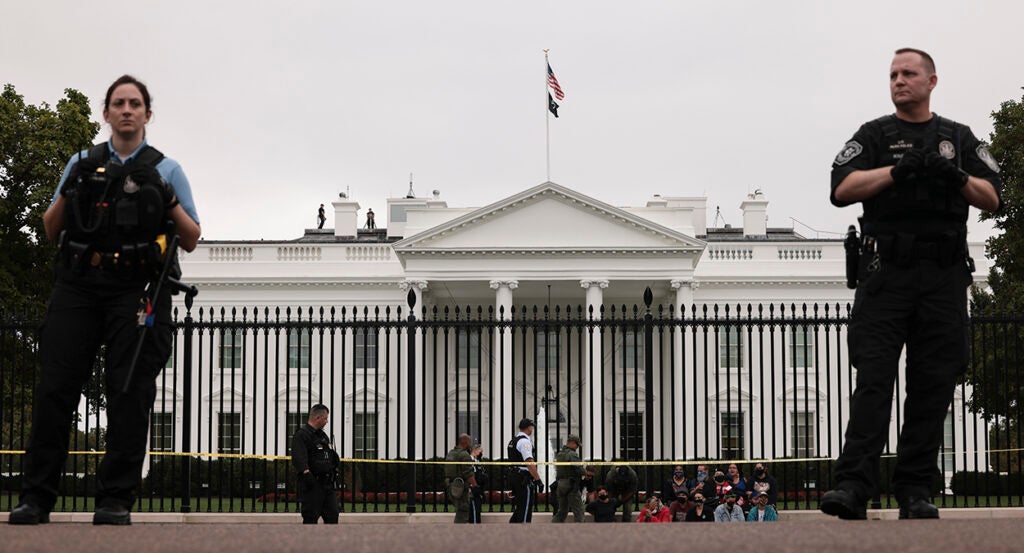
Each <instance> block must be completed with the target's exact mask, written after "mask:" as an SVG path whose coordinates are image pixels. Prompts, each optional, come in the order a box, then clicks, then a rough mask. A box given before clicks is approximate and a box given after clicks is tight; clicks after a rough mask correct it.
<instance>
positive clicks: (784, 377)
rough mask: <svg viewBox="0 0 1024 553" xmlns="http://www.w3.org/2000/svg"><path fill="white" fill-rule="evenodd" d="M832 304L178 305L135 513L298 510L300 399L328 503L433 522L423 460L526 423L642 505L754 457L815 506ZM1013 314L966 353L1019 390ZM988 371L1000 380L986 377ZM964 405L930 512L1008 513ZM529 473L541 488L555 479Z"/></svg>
mask: <svg viewBox="0 0 1024 553" xmlns="http://www.w3.org/2000/svg"><path fill="white" fill-rule="evenodd" d="M647 300H648V302H649V301H650V298H649V297H648V298H647ZM410 301H413V296H410ZM848 310H849V308H848V306H845V305H807V306H805V305H793V304H787V305H781V304H772V305H740V306H737V305H725V306H718V305H695V306H692V307H691V308H690V309H688V310H687V311H686V312H685V313H682V314H681V313H677V312H674V311H673V309H672V308H664V307H660V306H652V307H650V308H648V307H646V306H643V307H641V306H628V305H618V306H613V305H609V306H605V307H603V308H601V309H600V310H598V311H597V312H589V311H585V310H584V308H582V307H579V306H555V307H552V308H546V307H545V308H537V307H531V308H526V307H515V308H513V309H512V310H511V311H510V312H509V313H504V312H498V313H496V312H495V311H494V309H493V308H492V307H488V308H480V307H458V306H429V307H426V308H424V307H422V306H415V307H414V308H413V309H412V310H410V308H409V305H390V306H378V307H373V308H367V307H356V308H353V307H351V306H345V307H331V308H316V309H313V308H303V309H295V308H267V307H262V308H242V309H231V310H225V309H208V308H203V309H198V310H197V311H196V312H194V313H193V312H192V311H188V312H186V313H184V316H183V317H181V318H178V317H179V316H180V315H181V313H176V326H175V329H176V330H175V335H174V340H175V347H174V354H173V355H172V357H171V359H170V360H169V362H168V366H167V368H166V369H165V370H164V371H163V372H162V373H161V374H160V375H159V376H158V378H157V399H156V403H155V405H154V408H153V415H152V419H151V436H150V450H151V455H150V457H149V460H148V464H147V467H146V476H145V479H144V482H143V486H142V489H141V491H140V503H139V505H138V507H137V508H138V509H140V510H148V511H178V510H180V511H191V510H201V511H217V512H222V511H225V512H239V511H241V512H255V511H258V512H280V511H294V510H296V508H297V506H296V503H295V499H294V492H295V477H294V474H293V471H292V469H291V467H290V465H289V462H288V460H287V459H282V458H280V457H283V456H287V455H288V454H289V453H290V452H289V444H290V437H291V435H292V434H293V433H294V431H295V429H296V428H297V427H298V426H299V425H301V424H303V423H304V422H305V418H306V413H307V412H308V409H309V407H310V406H311V405H312V404H314V403H317V402H322V403H325V404H326V405H327V406H328V407H329V408H330V409H331V418H330V422H329V423H328V426H327V427H326V428H325V431H327V432H328V433H329V434H330V435H332V437H333V439H334V441H335V444H336V446H337V448H338V450H339V452H340V453H341V455H342V457H344V458H347V459H350V460H349V461H346V462H344V463H343V470H342V472H341V478H340V480H341V483H342V484H343V485H344V491H343V499H344V501H343V510H345V511H361V512H363V511H371V512H377V511H400V510H420V511H446V510H448V509H449V508H450V507H449V505H448V504H447V503H446V502H445V500H444V496H443V489H444V485H443V480H444V479H443V470H442V469H441V467H440V466H438V465H436V464H434V465H431V464H429V461H431V460H438V459H442V458H443V457H444V456H445V454H446V453H447V451H448V450H449V449H450V448H451V447H452V446H453V445H454V444H453V442H454V439H455V436H456V435H457V434H459V433H461V432H467V433H469V434H471V435H472V436H473V437H474V439H475V440H478V441H479V442H480V443H482V444H483V446H484V450H485V453H484V456H485V458H488V459H495V460H500V459H502V458H503V457H504V456H505V455H504V451H505V445H506V443H507V442H508V440H509V439H510V438H511V437H512V435H513V433H514V428H515V425H516V421H518V420H519V419H521V418H523V417H530V418H535V419H537V420H538V423H537V426H538V429H537V433H536V434H535V435H534V441H535V442H536V452H537V458H538V460H542V461H543V460H553V459H554V453H555V451H556V448H557V446H558V445H559V444H561V443H564V440H565V437H566V436H567V435H568V434H570V433H572V434H579V435H581V437H582V441H583V456H584V458H585V459H590V460H597V461H603V460H608V461H611V460H626V461H645V462H647V463H646V464H645V463H638V464H637V472H638V474H639V475H640V489H641V490H643V491H645V492H658V491H660V489H661V484H662V483H663V482H664V481H665V480H666V479H667V478H668V477H669V475H670V473H671V472H672V464H673V463H675V462H681V463H683V464H684V465H685V466H686V472H687V477H688V478H692V477H693V476H694V474H693V473H694V468H695V465H696V464H697V463H698V462H705V461H706V462H707V463H708V464H710V465H714V466H718V467H720V468H722V469H723V470H724V469H725V468H726V467H727V465H728V464H729V463H730V462H732V461H735V462H737V464H738V465H739V468H740V469H741V471H743V472H744V473H745V474H747V473H749V472H750V468H751V467H752V466H753V461H755V460H767V462H768V463H769V473H770V474H773V475H774V476H775V478H776V479H777V480H778V493H779V495H778V501H779V506H780V507H781V508H784V509H814V508H816V505H817V500H818V498H819V497H820V494H821V493H823V492H824V491H826V490H827V489H829V488H830V486H831V484H832V481H831V478H832V476H831V474H832V471H831V465H832V460H833V459H835V457H836V456H837V455H838V454H839V452H840V451H841V448H842V443H843V432H844V430H845V426H846V421H847V419H848V417H849V413H850V411H849V396H850V393H851V390H852V389H853V384H854V376H853V371H852V370H851V366H850V363H849V355H848V353H847V349H846V332H847V322H848V316H849V312H848ZM410 313H414V314H415V315H414V316H412V317H410ZM0 319H2V320H0V323H2V324H0V381H2V383H3V389H2V394H3V395H2V396H0V399H2V409H0V417H2V418H0V426H2V431H3V434H2V443H0V450H2V452H0V509H11V508H13V506H14V505H15V504H16V502H17V492H18V489H19V486H20V473H21V470H22V462H23V455H21V454H20V453H16V452H17V451H20V450H23V449H24V447H25V445H26V443H27V439H28V431H29V428H30V426H31V425H30V413H31V397H32V392H33V389H34V384H35V374H36V369H37V367H36V356H35V351H34V350H33V347H34V345H33V344H34V337H33V333H34V329H35V328H37V327H38V320H37V318H34V317H30V316H26V315H24V314H18V315H12V314H0ZM1020 322H1021V321H1020V319H1019V318H995V317H988V318H979V317H976V318H975V319H974V320H972V323H971V325H972V326H971V329H972V333H973V337H974V340H973V345H974V348H975V350H974V359H975V360H976V363H978V362H980V361H977V360H984V363H985V364H986V366H985V367H982V368H983V369H984V370H988V371H991V372H992V374H993V375H995V374H998V375H999V376H993V378H997V379H998V378H1006V379H1008V380H1007V382H1009V381H1010V379H1012V380H1013V382H1018V381H1019V363H1017V361H1019V359H1018V358H1017V357H1016V355H1017V347H1016V345H1014V344H1015V343H1016V342H1015V341H1014V340H1013V339H1011V338H1009V337H1011V336H1017V329H1018V325H1019V323H1020ZM997 362H998V363H1001V365H1000V370H1001V371H1011V373H1012V372H1016V375H1015V376H1006V373H1005V372H998V373H997V372H996V371H995V369H993V368H992V367H989V366H988V365H991V364H995V363H997ZM903 381H904V375H903V373H902V371H901V374H900V377H899V379H898V381H897V390H898V391H899V394H898V395H897V401H896V402H895V403H896V405H895V407H894V417H893V418H894V422H893V427H892V428H893V430H892V432H891V438H890V441H891V443H890V444H889V445H888V446H887V448H886V451H885V456H884V457H883V463H882V469H883V477H882V489H883V494H882V496H881V497H880V498H878V500H877V501H879V502H880V504H882V505H884V506H892V505H894V500H893V498H892V497H891V495H890V491H891V490H890V489H889V485H888V478H886V477H885V475H886V474H890V473H891V471H892V465H893V459H892V453H893V452H894V449H895V436H896V431H897V429H898V428H900V425H901V424H902V415H903V414H902V395H901V394H902V388H903V385H902V382H903ZM100 390H102V386H100V385H92V386H90V387H89V389H88V390H87V396H88V397H89V398H90V401H89V402H87V407H86V409H85V410H83V412H82V413H81V414H80V420H79V423H78V429H79V431H78V432H76V433H75V435H74V437H73V439H72V443H71V446H70V449H71V450H72V451H86V450H89V449H102V441H101V440H100V439H99V438H100V437H101V435H102V428H103V427H104V426H105V416H106V415H105V411H104V410H103V408H102V401H101V398H100ZM971 400H972V388H971V386H969V385H968V384H967V383H966V382H964V383H961V384H960V385H959V386H958V387H957V391H956V393H955V394H954V397H953V398H952V406H951V408H950V414H949V416H948V419H947V423H946V435H945V437H944V442H943V447H942V449H941V452H940V456H939V459H937V460H936V467H937V472H938V473H941V475H942V477H941V478H938V479H937V481H936V489H935V490H934V491H935V492H936V494H937V497H938V501H939V504H940V506H974V505H982V506H984V505H997V506H1005V505H1015V506H1020V505H1022V504H1024V501H1022V494H1021V488H1022V478H1021V472H1020V462H1019V460H1018V459H1019V455H1020V454H1019V452H1018V451H1017V450H1016V448H1017V447H1018V444H1020V443H1021V440H1020V433H1021V431H1020V426H1019V425H1017V424H1016V423H1010V422H1008V419H1007V418H1006V417H1007V416H1008V415H1006V414H1003V415H1002V418H1000V417H998V416H993V417H991V418H990V419H985V418H983V417H981V416H979V415H977V414H975V413H974V412H972V411H971V409H970V405H971ZM1015 409H1017V410H1020V407H1019V403H1018V407H1015ZM1018 414H1019V413H1018ZM1013 420H1014V421H1016V420H1020V419H1019V417H1016V418H1013ZM357 459H366V460H365V461H362V460H357ZM381 460H388V461H398V460H415V461H420V462H426V463H418V464H412V463H381V462H379V461H381ZM659 461H665V463H662V464H657V462H659ZM95 466H96V458H95V456H93V455H80V454H73V455H71V457H70V458H69V461H68V467H67V475H66V476H65V478H64V494H65V495H64V496H62V498H61V500H60V502H59V503H58V505H57V508H58V509H63V510H88V509H90V508H91V507H90V505H89V503H88V502H87V501H86V499H85V498H86V497H89V496H91V495H92V494H93V493H94V489H95V478H94V474H95ZM605 468H606V467H604V466H599V467H598V470H599V473H600V472H601V471H603V470H604V469H605ZM488 470H489V472H490V474H491V484H490V488H489V490H490V492H489V494H488V496H487V505H486V506H485V510H490V511H500V510H506V509H507V508H508V507H509V505H510V501H509V499H508V496H507V493H503V492H505V491H507V490H509V485H508V484H507V482H506V478H505V473H504V470H502V469H501V467H499V466H491V467H488ZM1001 473H1009V476H1007V475H1005V474H1001ZM542 474H543V475H544V479H545V481H546V482H548V483H551V482H553V481H554V470H553V468H543V469H542ZM598 477H599V478H600V474H599V475H598ZM541 508H544V509H548V508H550V505H548V504H545V505H542V506H541Z"/></svg>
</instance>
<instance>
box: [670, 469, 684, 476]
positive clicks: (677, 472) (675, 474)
mask: <svg viewBox="0 0 1024 553" xmlns="http://www.w3.org/2000/svg"><path fill="white" fill-rule="evenodd" d="M672 476H675V477H676V478H682V477H683V471H681V470H677V471H676V472H673V473H672Z"/></svg>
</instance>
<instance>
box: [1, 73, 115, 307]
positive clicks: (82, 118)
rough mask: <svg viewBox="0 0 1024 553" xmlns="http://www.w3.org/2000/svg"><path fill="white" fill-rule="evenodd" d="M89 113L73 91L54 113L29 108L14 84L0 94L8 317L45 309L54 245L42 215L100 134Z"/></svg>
mask: <svg viewBox="0 0 1024 553" xmlns="http://www.w3.org/2000/svg"><path fill="white" fill-rule="evenodd" d="M90 114H91V111H90V109H89V99H88V98H86V97H85V95H84V94H82V93H81V92H78V91H76V90H74V89H70V88H69V89H65V91H64V98H62V99H61V100H60V101H58V102H57V107H56V109H53V108H51V107H50V106H49V104H46V103H45V102H44V103H42V104H40V105H38V106H34V105H29V104H26V103H25V99H24V98H23V97H22V96H21V95H20V94H18V93H17V92H16V91H15V90H14V86H13V85H10V84H7V85H5V86H4V90H3V94H0V199H2V201H0V308H2V309H3V310H4V311H6V312H8V313H10V312H12V311H29V312H38V311H39V310H40V309H41V308H42V307H43V306H44V305H45V302H46V298H47V294H48V292H49V289H50V286H51V284H52V281H53V246H52V245H51V244H50V243H49V242H48V241H47V240H46V236H45V233H44V232H43V213H44V212H45V211H46V208H47V207H49V205H50V199H51V198H52V197H53V192H54V190H55V189H56V188H57V182H58V181H59V180H60V175H61V171H63V170H64V165H65V164H66V163H67V161H68V159H69V158H70V157H71V155H72V154H74V153H75V152H76V151H78V150H80V149H82V148H84V147H86V146H89V145H90V144H91V143H92V139H93V137H95V136H96V133H97V132H98V131H99V123H96V122H93V121H90V120H89V116H90Z"/></svg>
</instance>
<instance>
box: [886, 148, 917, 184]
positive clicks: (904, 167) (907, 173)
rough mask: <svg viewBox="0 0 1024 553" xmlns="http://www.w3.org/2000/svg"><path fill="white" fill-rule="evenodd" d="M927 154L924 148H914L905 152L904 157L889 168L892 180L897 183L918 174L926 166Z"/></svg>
mask: <svg viewBox="0 0 1024 553" xmlns="http://www.w3.org/2000/svg"><path fill="white" fill-rule="evenodd" d="M924 160H925V155H924V151H923V150H919V149H917V148H913V149H910V150H907V151H905V152H903V157H902V158H900V160H899V162H897V163H896V165H895V166H894V167H893V168H892V169H890V170H889V174H890V175H892V180H893V181H894V182H896V183H897V184H899V183H901V182H904V181H906V180H908V179H911V178H914V177H916V176H918V175H919V174H920V173H921V172H922V171H921V169H922V168H923V167H924Z"/></svg>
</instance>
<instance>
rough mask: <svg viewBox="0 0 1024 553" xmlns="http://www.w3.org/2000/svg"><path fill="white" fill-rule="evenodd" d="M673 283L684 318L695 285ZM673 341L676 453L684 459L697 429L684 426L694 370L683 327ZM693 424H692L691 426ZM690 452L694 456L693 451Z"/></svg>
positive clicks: (679, 313) (685, 281)
mask: <svg viewBox="0 0 1024 553" xmlns="http://www.w3.org/2000/svg"><path fill="white" fill-rule="evenodd" d="M671 284H672V289H673V290H675V291H676V300H675V310H676V313H675V316H676V318H677V319H683V318H685V317H686V315H687V314H688V313H689V312H690V306H691V305H693V288H694V287H695V285H694V283H693V281H692V280H691V279H683V278H679V279H673V280H672V282H671ZM672 342H673V345H672V347H673V350H674V351H675V355H674V356H673V358H672V368H673V370H674V371H675V372H676V375H675V376H676V378H675V383H674V385H673V387H672V397H673V398H676V401H674V402H672V404H673V405H676V406H678V409H675V412H674V413H673V414H672V416H673V418H674V419H675V427H676V436H675V442H676V451H675V452H674V453H675V458H676V459H682V458H683V446H684V443H685V442H684V440H685V439H686V437H687V436H689V435H690V434H691V432H693V431H695V427H694V428H683V420H684V414H685V412H684V410H685V409H686V408H688V407H691V408H692V406H691V405H689V404H688V402H687V401H686V398H687V395H686V389H687V387H686V376H687V375H688V374H692V371H691V370H687V367H686V362H687V359H688V357H687V356H686V355H683V350H684V345H685V336H684V335H683V329H682V327H677V328H676V329H675V330H673V331H672ZM693 426H694V425H692V424H691V427H693ZM689 453H690V455H691V456H693V452H692V451H691V452H689Z"/></svg>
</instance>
